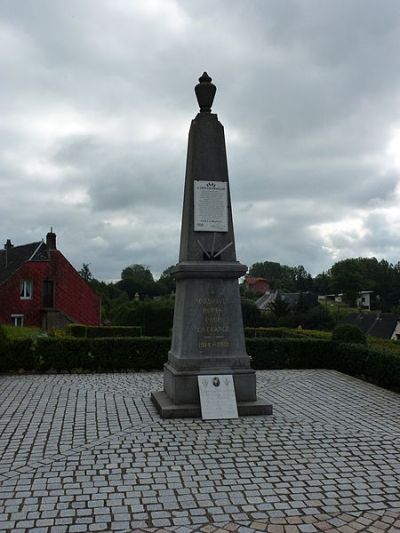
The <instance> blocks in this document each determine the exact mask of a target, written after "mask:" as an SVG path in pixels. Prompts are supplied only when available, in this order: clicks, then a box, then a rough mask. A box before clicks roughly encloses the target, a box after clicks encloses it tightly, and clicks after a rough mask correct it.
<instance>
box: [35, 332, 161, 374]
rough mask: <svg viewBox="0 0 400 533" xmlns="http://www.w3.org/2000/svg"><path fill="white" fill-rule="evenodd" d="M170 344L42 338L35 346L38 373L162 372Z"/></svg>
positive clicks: (153, 339) (140, 340)
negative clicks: (65, 371) (49, 371)
mask: <svg viewBox="0 0 400 533" xmlns="http://www.w3.org/2000/svg"><path fill="white" fill-rule="evenodd" d="M170 344H171V341H170V339H166V338H157V337H151V338H146V337H140V338H110V339H105V338H99V339H87V338H84V339H71V338H68V337H64V338H63V337H58V338H42V339H40V340H38V341H37V343H36V353H37V357H38V360H39V368H40V370H58V371H62V370H67V371H70V370H75V369H82V370H92V371H110V370H153V369H154V370H156V369H157V370H161V369H162V367H163V364H164V362H166V360H167V355H168V350H169V348H170Z"/></svg>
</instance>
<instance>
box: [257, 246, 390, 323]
mask: <svg viewBox="0 0 400 533" xmlns="http://www.w3.org/2000/svg"><path fill="white" fill-rule="evenodd" d="M249 273H250V275H252V276H260V277H263V278H265V279H266V280H267V281H268V282H269V284H270V286H271V288H272V289H281V290H283V291H286V292H307V291H310V292H313V293H315V294H317V295H326V294H343V299H344V301H345V302H346V303H347V304H348V305H350V306H354V305H355V301H356V298H357V295H358V293H359V292H360V291H373V294H372V306H373V308H375V309H379V310H381V311H383V312H396V313H397V312H400V306H399V304H400V262H398V263H396V264H392V263H389V262H388V261H386V260H384V259H382V260H381V261H378V260H377V259H376V258H375V257H358V258H353V259H344V260H342V261H337V262H336V263H335V264H334V265H332V267H331V268H330V269H329V270H327V271H326V272H321V273H320V274H318V275H317V276H315V277H312V276H311V274H309V273H308V272H307V271H306V270H305V268H304V267H303V266H302V265H299V266H295V267H290V266H287V265H281V264H280V263H274V262H271V261H265V262H264V263H255V264H254V265H252V267H251V268H250V271H249Z"/></svg>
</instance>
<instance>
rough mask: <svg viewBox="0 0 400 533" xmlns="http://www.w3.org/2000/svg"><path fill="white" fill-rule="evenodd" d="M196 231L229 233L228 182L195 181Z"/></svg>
mask: <svg viewBox="0 0 400 533" xmlns="http://www.w3.org/2000/svg"><path fill="white" fill-rule="evenodd" d="M194 231H221V232H225V231H228V187H227V182H226V181H205V180H195V181H194Z"/></svg>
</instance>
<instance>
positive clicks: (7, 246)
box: [4, 239, 14, 268]
mask: <svg viewBox="0 0 400 533" xmlns="http://www.w3.org/2000/svg"><path fill="white" fill-rule="evenodd" d="M13 247H14V245H13V243H12V242H11V241H10V239H7V242H6V244H5V245H4V250H5V251H6V253H5V254H4V255H5V259H6V264H5V267H6V268H7V266H8V251H9V250H10V249H11V248H13Z"/></svg>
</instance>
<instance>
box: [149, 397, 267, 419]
mask: <svg viewBox="0 0 400 533" xmlns="http://www.w3.org/2000/svg"><path fill="white" fill-rule="evenodd" d="M151 401H152V402H153V404H154V405H155V407H156V409H157V411H158V413H159V414H160V416H161V418H201V408H200V405H198V404H179V405H178V404H174V403H173V402H172V400H171V398H170V397H169V396H168V395H167V394H166V392H165V391H157V392H152V393H151ZM237 409H238V413H239V416H259V415H272V405H269V404H267V403H266V402H265V401H264V400H255V401H253V402H238V404H237Z"/></svg>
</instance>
